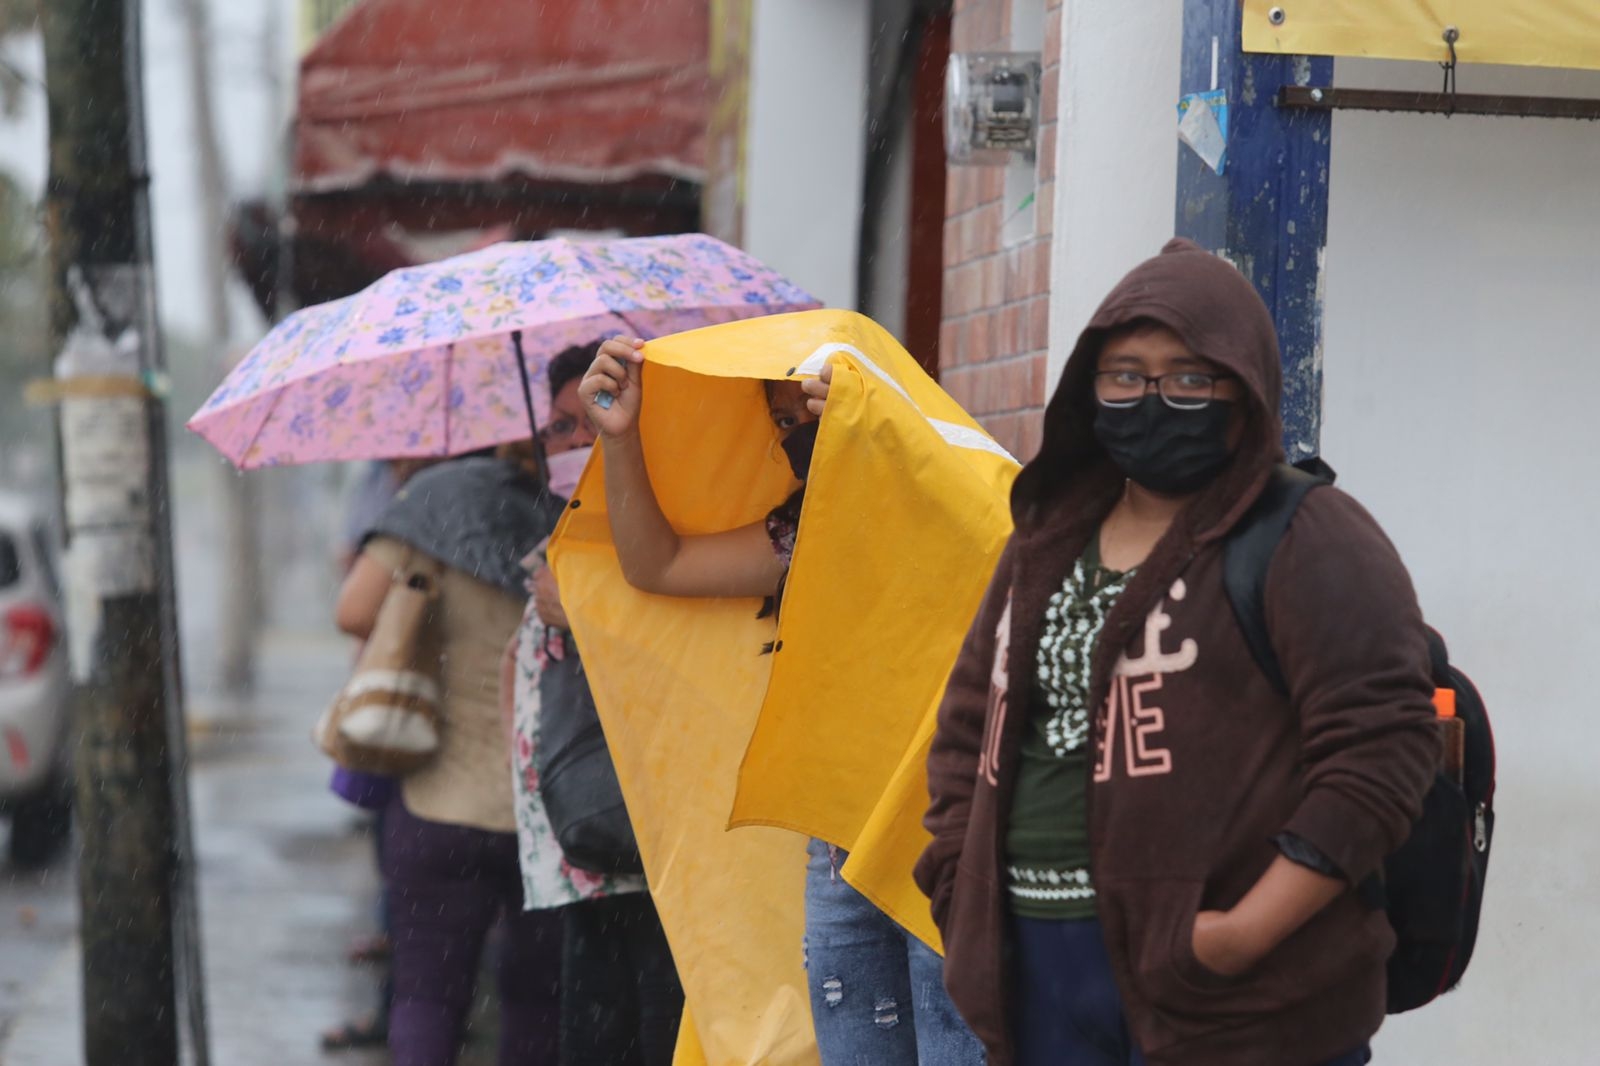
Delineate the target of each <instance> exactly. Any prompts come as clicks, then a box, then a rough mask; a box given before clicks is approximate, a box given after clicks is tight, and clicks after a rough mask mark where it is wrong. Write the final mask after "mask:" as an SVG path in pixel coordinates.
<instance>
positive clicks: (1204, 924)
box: [1190, 911, 1261, 977]
mask: <svg viewBox="0 0 1600 1066" xmlns="http://www.w3.org/2000/svg"><path fill="white" fill-rule="evenodd" d="M1190 949H1191V950H1192V951H1193V952H1194V958H1195V961H1196V962H1198V963H1199V964H1200V965H1201V966H1203V967H1205V968H1206V969H1207V970H1210V971H1211V972H1212V973H1214V974H1216V975H1217V976H1219V977H1239V976H1241V975H1242V974H1245V973H1247V972H1249V970H1250V969H1251V968H1252V967H1254V966H1255V964H1256V963H1258V962H1260V961H1261V953H1260V951H1259V950H1258V949H1257V948H1256V946H1255V945H1254V944H1252V943H1251V940H1250V938H1249V937H1248V936H1246V935H1245V932H1244V930H1242V929H1241V928H1240V926H1239V922H1238V921H1237V919H1235V918H1234V916H1233V914H1232V913H1231V912H1229V911H1201V912H1200V913H1199V914H1197V915H1195V919H1194V933H1193V935H1192V936H1191V938H1190Z"/></svg>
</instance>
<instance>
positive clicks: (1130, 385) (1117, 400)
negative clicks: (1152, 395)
mask: <svg viewBox="0 0 1600 1066" xmlns="http://www.w3.org/2000/svg"><path fill="white" fill-rule="evenodd" d="M1233 376H1234V375H1232V374H1199V373H1195V372H1194V371H1192V370H1185V371H1180V372H1178V373H1175V374H1158V375H1156V376H1154V377H1152V376H1150V375H1149V374H1141V373H1139V372H1138V371H1136V370H1100V371H1097V372H1096V373H1095V375H1094V395H1095V399H1097V400H1099V401H1100V404H1101V406H1103V407H1137V406H1138V405H1139V403H1140V402H1141V401H1143V400H1144V398H1145V397H1146V396H1147V395H1149V392H1150V386H1152V385H1154V386H1155V387H1156V394H1157V395H1159V396H1160V397H1161V402H1162V403H1164V404H1166V405H1167V406H1168V407H1171V408H1173V409H1174V410H1178V411H1198V410H1200V409H1201V408H1204V407H1207V406H1209V405H1210V403H1211V401H1212V400H1214V399H1216V393H1217V382H1219V381H1222V380H1224V379H1225V378H1231V377H1233Z"/></svg>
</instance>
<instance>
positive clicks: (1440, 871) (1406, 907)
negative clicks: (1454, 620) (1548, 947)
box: [1223, 459, 1495, 1014]
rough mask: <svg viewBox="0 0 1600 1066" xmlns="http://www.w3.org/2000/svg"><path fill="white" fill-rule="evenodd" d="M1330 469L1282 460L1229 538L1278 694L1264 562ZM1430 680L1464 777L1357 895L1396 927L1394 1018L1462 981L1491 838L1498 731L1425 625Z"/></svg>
mask: <svg viewBox="0 0 1600 1066" xmlns="http://www.w3.org/2000/svg"><path fill="white" fill-rule="evenodd" d="M1333 478H1334V473H1333V470H1332V469H1331V468H1330V467H1328V466H1327V465H1326V464H1325V463H1323V462H1322V461H1321V460H1318V459H1312V460H1308V461H1307V462H1306V463H1305V464H1302V467H1301V468H1297V467H1292V466H1287V465H1283V466H1279V467H1278V468H1277V469H1276V470H1275V471H1274V473H1273V476H1272V480H1271V481H1269V482H1268V484H1267V488H1266V490H1265V491H1264V492H1263V493H1262V495H1261V498H1260V499H1259V500H1257V501H1256V503H1255V504H1254V505H1253V506H1252V507H1251V509H1250V511H1249V512H1248V513H1247V514H1246V515H1245V517H1244V518H1243V519H1242V520H1241V521H1240V523H1239V525H1238V526H1236V527H1235V528H1234V529H1233V530H1232V531H1231V532H1230V533H1229V534H1228V539H1227V541H1226V544H1225V547H1224V553H1223V581H1224V584H1225V585H1226V587H1227V590H1228V600H1229V602H1230V603H1231V604H1232V606H1233V612H1234V614H1235V616H1236V617H1237V618H1238V620H1239V628H1240V629H1241V630H1242V631H1243V633H1244V637H1245V641H1246V643H1248V644H1249V646H1250V651H1251V654H1252V655H1254V656H1255V660H1256V662H1257V664H1258V665H1259V666H1260V667H1261V669H1262V671H1263V672H1264V673H1265V674H1266V675H1267V677H1268V679H1270V680H1271V682H1272V684H1273V685H1274V686H1275V687H1276V688H1277V690H1278V691H1279V692H1281V693H1284V694H1285V695H1287V694H1288V685H1287V684H1286V683H1285V681H1284V677H1283V671H1282V669H1281V668H1280V667H1279V665H1278V658H1277V655H1276V654H1275V653H1274V652H1273V650H1272V640H1271V636H1270V634H1268V632H1267V623H1266V608H1265V600H1264V595H1265V592H1266V583H1267V566H1268V564H1270V563H1271V562H1272V555H1273V553H1274V552H1275V551H1277V548H1278V542H1279V541H1281V540H1282V539H1283V535H1284V533H1285V532H1286V531H1287V530H1288V528H1289V522H1290V520H1291V519H1292V518H1293V517H1294V513H1295V510H1296V509H1297V508H1298V507H1299V506H1300V502H1301V501H1302V500H1303V499H1305V496H1306V494H1307V493H1308V492H1310V491H1311V490H1312V489H1315V488H1316V487H1318V486H1319V485H1328V484H1332V483H1333ZM1428 647H1429V651H1430V653H1431V655H1432V658H1433V682H1434V685H1435V686H1436V687H1437V688H1441V689H1450V690H1453V691H1454V692H1455V701H1456V716H1457V717H1458V718H1460V719H1461V721H1462V723H1463V725H1464V727H1465V758H1464V760H1463V766H1462V783H1461V784H1459V785H1458V784H1457V783H1456V782H1455V781H1453V780H1451V778H1450V777H1449V776H1447V775H1445V774H1444V773H1440V774H1439V775H1438V777H1436V778H1435V779H1434V782H1433V787H1432V788H1430V789H1429V790H1428V794H1427V796H1426V797H1425V798H1424V801H1423V807H1422V816H1421V817H1420V818H1419V819H1418V820H1417V823H1416V825H1415V826H1414V827H1413V828H1412V830H1411V836H1410V837H1408V838H1407V840H1406V842H1405V843H1404V844H1402V845H1401V846H1400V849H1399V850H1398V851H1396V852H1395V853H1394V854H1393V855H1391V856H1389V858H1388V859H1387V860H1385V862H1384V865H1383V872H1382V875H1381V876H1379V875H1378V874H1374V875H1373V876H1372V877H1370V878H1368V879H1367V881H1366V882H1365V883H1363V884H1362V885H1361V886H1360V891H1361V893H1362V896H1363V898H1364V899H1366V900H1367V901H1368V902H1369V903H1370V904H1371V905H1372V906H1374V907H1383V908H1384V909H1385V910H1386V911H1387V913H1388V916H1389V924H1390V925H1392V926H1393V927H1394V932H1395V937H1396V940H1397V942H1396V945H1395V950H1394V954H1393V955H1391V956H1390V957H1389V999H1388V1008H1389V1013H1390V1014H1399V1013H1401V1012H1403V1011H1408V1010H1414V1009H1416V1008H1417V1007H1421V1006H1423V1005H1424V1004H1427V1003H1430V1002H1432V1001H1433V1000H1434V999H1436V998H1438V997H1439V996H1440V995H1442V994H1443V993H1445V992H1448V991H1450V990H1451V989H1452V988H1454V987H1455V986H1456V985H1457V984H1458V983H1460V981H1461V975H1462V974H1463V973H1464V972H1465V971H1466V968H1467V963H1468V962H1469V961H1470V960H1471V959H1472V949H1473V946H1474V945H1475V944H1476V942H1477V939H1478V913H1479V911H1480V909H1481V908H1482V906H1483V887H1484V881H1485V879H1486V878H1487V877H1488V873H1489V845H1490V843H1491V842H1492V841H1493V839H1494V783H1495V782H1494V777H1495V757H1494V734H1493V732H1492V731H1491V729H1490V726H1489V715H1488V712H1487V710H1485V708H1484V706H1483V699H1482V697H1480V696H1479V695H1478V690H1477V689H1476V688H1475V687H1474V686H1473V684H1472V682H1471V681H1470V680H1469V679H1468V678H1467V675H1465V674H1463V673H1462V672H1461V671H1460V670H1457V669H1456V668H1455V667H1454V666H1452V665H1451V664H1450V656H1449V653H1448V651H1447V650H1446V649H1445V645H1444V640H1443V639H1442V638H1441V637H1440V636H1439V634H1438V633H1436V632H1434V631H1433V630H1432V629H1430V630H1428Z"/></svg>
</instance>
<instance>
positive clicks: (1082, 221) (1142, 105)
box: [1049, 0, 1183, 388]
mask: <svg viewBox="0 0 1600 1066" xmlns="http://www.w3.org/2000/svg"><path fill="white" fill-rule="evenodd" d="M1182 36H1183V3H1182V0H1145V2H1142V3H1138V4H1130V3H1127V2H1126V0H1066V3H1065V5H1064V8H1063V11H1062V26H1061V100H1060V109H1059V111H1058V112H1057V114H1058V116H1059V120H1058V121H1059V128H1058V129H1057V131H1056V192H1055V221H1054V226H1055V236H1054V239H1053V242H1052V250H1051V266H1050V359H1049V371H1050V382H1051V387H1052V388H1054V383H1055V381H1056V380H1057V379H1058V378H1059V377H1060V375H1061V368H1062V367H1063V366H1064V365H1065V364H1066V361H1067V356H1068V355H1070V354H1071V353H1072V345H1073V343H1074V342H1075V341H1076V340H1077V339H1078V334H1079V332H1081V331H1082V329H1083V327H1084V325H1085V324H1086V323H1087V322H1088V321H1089V316H1090V315H1092V314H1093V313H1094V309H1095V308H1096V307H1098V306H1099V305H1100V301H1101V300H1102V299H1104V298H1105V295H1106V293H1108V292H1110V291H1111V287H1112V286H1113V285H1115V284H1116V283H1117V282H1118V281H1120V280H1121V278H1122V276H1123V275H1124V274H1126V273H1127V272H1128V271H1129V270H1131V269H1132V268H1133V267H1135V266H1137V265H1138V264H1139V263H1140V262H1141V261H1143V260H1145V259H1148V258H1149V257H1150V256H1152V255H1155V254H1156V253H1157V252H1158V251H1160V250H1161V246H1162V245H1163V244H1164V243H1166V241H1167V240H1168V239H1169V238H1170V237H1171V236H1172V230H1173V214H1174V205H1175V203H1176V201H1177V183H1178V178H1177V170H1178V156H1177V153H1178V147H1179V145H1178V135H1177V121H1178V120H1177V112H1176V111H1175V108H1176V107H1177V102H1178V70H1179V60H1180V55H1181V44H1182Z"/></svg>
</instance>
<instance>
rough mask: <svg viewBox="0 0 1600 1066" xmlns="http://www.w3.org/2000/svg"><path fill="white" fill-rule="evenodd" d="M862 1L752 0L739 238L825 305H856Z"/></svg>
mask: <svg viewBox="0 0 1600 1066" xmlns="http://www.w3.org/2000/svg"><path fill="white" fill-rule="evenodd" d="M870 7H871V5H870V4H867V3H863V2H862V0H756V2H755V5H754V15H755V18H754V25H753V27H752V30H751V41H750V114H749V122H750V127H749V130H750V137H749V143H748V147H747V151H748V153H749V154H748V158H747V160H746V170H745V181H746V185H745V229H744V234H745V241H744V243H745V248H746V250H748V251H749V252H750V253H751V254H752V255H754V256H755V257H756V258H757V259H760V260H761V261H762V262H764V263H766V264H768V265H769V266H771V267H773V268H774V269H776V270H779V271H781V272H782V273H784V274H785V275H787V276H788V277H789V278H791V279H793V280H794V281H795V282H796V283H797V284H799V285H801V286H803V287H805V288H806V289H809V290H810V291H811V292H812V293H813V294H815V295H816V296H817V298H818V299H820V300H822V301H823V302H824V303H826V304H827V305H828V306H830V307H855V305H856V249H857V235H858V233H859V230H860V214H861V189H862V174H863V160H864V156H865V152H866V143H865V136H864V134H863V132H862V131H863V129H864V128H865V125H866V84H867V50H868V42H869V40H870V25H869V15H870Z"/></svg>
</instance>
